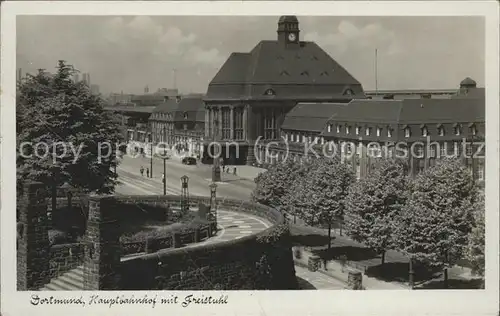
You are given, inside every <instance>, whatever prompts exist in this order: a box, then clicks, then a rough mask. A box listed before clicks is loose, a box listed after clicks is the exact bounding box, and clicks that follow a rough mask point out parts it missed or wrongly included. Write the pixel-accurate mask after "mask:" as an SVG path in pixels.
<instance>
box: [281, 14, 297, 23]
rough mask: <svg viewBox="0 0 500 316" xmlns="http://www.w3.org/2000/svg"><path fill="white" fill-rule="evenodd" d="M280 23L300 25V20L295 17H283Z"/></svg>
mask: <svg viewBox="0 0 500 316" xmlns="http://www.w3.org/2000/svg"><path fill="white" fill-rule="evenodd" d="M278 23H279V24H280V23H299V20H298V19H297V17H296V16H295V15H282V16H280V19H279V21H278Z"/></svg>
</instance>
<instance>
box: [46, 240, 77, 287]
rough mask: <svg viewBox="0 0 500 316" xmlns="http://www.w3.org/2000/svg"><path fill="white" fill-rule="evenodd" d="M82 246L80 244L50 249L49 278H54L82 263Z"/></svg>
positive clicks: (57, 246) (63, 245) (55, 246)
mask: <svg viewBox="0 0 500 316" xmlns="http://www.w3.org/2000/svg"><path fill="white" fill-rule="evenodd" d="M83 255H84V245H83V244H81V243H72V244H62V245H53V246H52V247H50V260H49V267H50V270H49V278H55V277H58V276H60V275H62V274H63V273H65V272H67V271H69V270H71V269H74V268H76V267H78V266H80V265H82V263H83Z"/></svg>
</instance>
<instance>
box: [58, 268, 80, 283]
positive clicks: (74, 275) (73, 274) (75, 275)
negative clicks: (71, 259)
mask: <svg viewBox="0 0 500 316" xmlns="http://www.w3.org/2000/svg"><path fill="white" fill-rule="evenodd" d="M60 277H65V278H67V279H70V280H72V281H73V282H77V283H83V274H79V273H78V272H76V271H69V272H66V273H65V274H63V275H62V276H60Z"/></svg>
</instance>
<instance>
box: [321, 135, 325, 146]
mask: <svg viewBox="0 0 500 316" xmlns="http://www.w3.org/2000/svg"><path fill="white" fill-rule="evenodd" d="M324 144H325V138H324V137H321V145H324Z"/></svg>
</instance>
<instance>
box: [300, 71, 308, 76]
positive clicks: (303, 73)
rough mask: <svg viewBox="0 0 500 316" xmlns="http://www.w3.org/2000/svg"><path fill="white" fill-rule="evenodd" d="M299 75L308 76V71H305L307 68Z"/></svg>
mask: <svg viewBox="0 0 500 316" xmlns="http://www.w3.org/2000/svg"><path fill="white" fill-rule="evenodd" d="M300 75H301V76H306V77H307V76H309V73H308V72H307V70H306V71H303V72H302V73H301V74H300Z"/></svg>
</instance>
